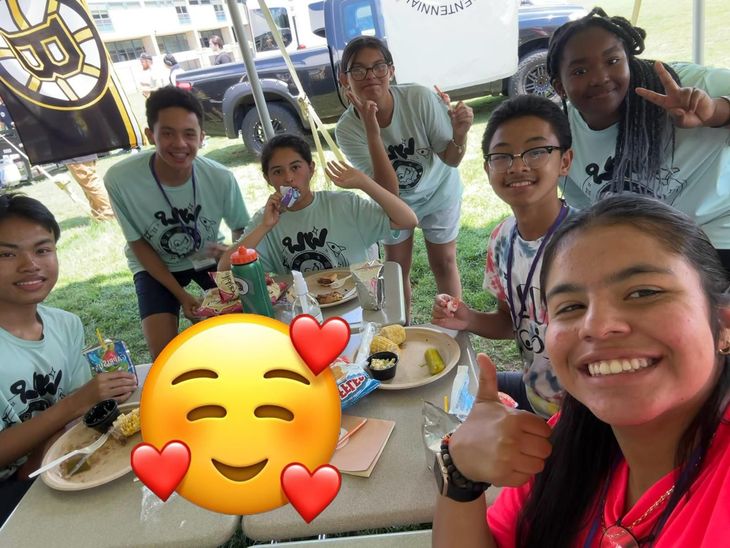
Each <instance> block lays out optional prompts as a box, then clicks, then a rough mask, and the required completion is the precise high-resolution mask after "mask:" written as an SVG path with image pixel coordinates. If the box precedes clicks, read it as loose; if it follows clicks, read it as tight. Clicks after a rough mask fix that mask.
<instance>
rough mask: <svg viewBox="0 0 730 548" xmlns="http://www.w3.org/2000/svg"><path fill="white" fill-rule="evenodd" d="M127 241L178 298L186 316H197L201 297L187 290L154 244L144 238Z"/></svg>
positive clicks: (141, 259)
mask: <svg viewBox="0 0 730 548" xmlns="http://www.w3.org/2000/svg"><path fill="white" fill-rule="evenodd" d="M127 243H128V244H129V248H130V249H131V250H132V253H134V256H135V257H137V260H138V261H139V264H141V265H142V267H143V268H144V269H145V270H146V271H147V272H148V273H149V275H150V276H152V277H153V278H154V279H155V280H157V281H158V282H160V283H161V284H162V285H163V286H165V288H166V289H167V290H168V291H169V292H170V293H172V294H173V296H174V297H175V298H176V299H177V300H178V302H179V303H180V305H181V306H182V308H183V313H184V314H185V317H186V318H188V319H190V320H192V319H194V318H196V315H195V309H196V308H198V307H199V306H200V299H198V298H197V297H195V296H194V295H191V294H190V293H188V292H187V291H185V289H184V288H183V287H182V286H181V285H180V283H179V282H178V281H177V280H176V279H175V277H174V276H173V275H172V273H171V272H170V270H169V269H168V268H167V265H166V264H165V263H164V262H163V261H162V259H160V256H159V255H158V254H157V253H156V252H155V250H154V249H153V248H152V246H151V245H150V244H149V243H147V242H146V241H145V240H143V239H139V240H136V241H133V242H127Z"/></svg>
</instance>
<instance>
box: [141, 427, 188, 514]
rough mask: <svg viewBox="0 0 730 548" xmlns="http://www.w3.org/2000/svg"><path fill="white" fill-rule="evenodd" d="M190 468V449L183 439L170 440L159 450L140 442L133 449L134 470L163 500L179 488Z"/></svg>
mask: <svg viewBox="0 0 730 548" xmlns="http://www.w3.org/2000/svg"><path fill="white" fill-rule="evenodd" d="M188 468H190V449H189V448H188V446H187V445H185V444H184V443H183V442H181V441H169V442H167V444H166V445H165V447H163V449H162V451H158V450H157V448H156V447H155V446H154V445H150V444H149V443H140V444H138V445H137V446H136V447H135V448H134V449H133V450H132V470H134V473H135V474H137V477H138V478H139V479H140V481H141V482H142V483H144V484H145V485H146V486H147V487H149V488H150V491H152V492H153V493H154V494H155V495H157V496H158V497H160V498H161V499H162V500H167V499H168V498H169V497H170V495H172V492H173V491H174V490H175V489H177V486H178V485H180V482H181V481H182V480H183V478H184V477H185V474H186V473H187V471H188Z"/></svg>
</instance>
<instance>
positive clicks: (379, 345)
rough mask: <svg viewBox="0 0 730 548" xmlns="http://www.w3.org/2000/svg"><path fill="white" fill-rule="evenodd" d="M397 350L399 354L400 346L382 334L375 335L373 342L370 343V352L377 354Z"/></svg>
mask: <svg viewBox="0 0 730 548" xmlns="http://www.w3.org/2000/svg"><path fill="white" fill-rule="evenodd" d="M386 351H387V352H395V353H396V354H398V353H399V352H400V348H398V345H397V344H395V343H394V342H393V341H391V340H390V339H386V338H385V337H383V336H382V335H375V336H374V337H373V342H371V343H370V353H371V354H375V353H376V352H386Z"/></svg>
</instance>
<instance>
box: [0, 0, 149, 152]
mask: <svg viewBox="0 0 730 548" xmlns="http://www.w3.org/2000/svg"><path fill="white" fill-rule="evenodd" d="M0 97H2V99H3V101H4V102H5V104H6V105H7V107H8V110H9V111H10V115H11V116H12V118H13V121H14V122H15V126H16V129H17V131H18V133H19V135H20V139H21V140H22V141H23V145H24V147H25V152H26V154H28V156H29V158H30V161H31V163H33V164H42V163H48V162H57V161H60V160H66V159H69V158H75V157H79V156H85V155H89V154H94V153H98V152H105V151H107V150H113V149H117V148H128V147H135V146H138V145H141V144H142V142H143V141H142V134H141V131H140V128H139V126H138V124H137V122H136V120H135V119H134V116H133V115H132V113H131V112H132V111H131V108H130V106H129V103H128V101H127V99H126V97H125V96H124V92H123V91H122V87H121V85H120V84H119V83H118V81H117V78H116V75H115V74H114V71H113V68H112V64H111V62H110V60H109V56H108V55H107V52H106V49H105V48H104V43H103V42H102V40H101V37H100V36H99V33H98V31H97V30H96V28H95V27H94V24H93V22H92V19H91V16H90V15H89V13H88V11H87V10H86V7H85V5H84V3H83V0H0Z"/></svg>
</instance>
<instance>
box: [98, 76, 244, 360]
mask: <svg viewBox="0 0 730 548" xmlns="http://www.w3.org/2000/svg"><path fill="white" fill-rule="evenodd" d="M202 119H203V110H202V107H201V106H200V103H199V102H198V100H197V99H196V98H195V97H194V96H193V95H192V94H191V93H189V92H186V91H183V90H181V89H178V88H173V87H170V86H168V87H164V88H161V89H158V90H156V91H154V92H153V93H152V94H151V95H150V97H149V99H147V124H148V125H149V127H148V128H147V129H145V133H146V135H147V138H148V139H149V140H150V141H151V142H152V143H154V144H155V151H154V152H153V153H142V154H136V155H134V156H132V157H130V158H127V159H126V160H124V161H122V162H119V163H118V164H116V165H115V166H113V167H112V168H110V169H109V171H108V172H107V174H106V176H105V177H104V183H105V185H106V188H107V191H108V192H109V197H110V199H111V204H112V208H113V209H114V212H115V213H116V216H117V219H118V220H119V224H120V225H121V227H122V232H123V233H124V237H125V238H126V240H127V246H126V248H125V253H126V255H127V262H128V263H129V268H130V270H131V271H132V274H133V275H134V286H135V289H136V292H137V302H138V304H139V314H140V318H141V319H142V331H143V333H144V337H145V340H146V341H147V347H148V348H149V351H150V355H151V356H152V359H153V360H154V359H155V358H156V357H157V355H158V354H159V353H160V352H161V351H162V349H163V348H165V346H166V345H167V343H168V342H170V341H171V340H172V339H173V338H174V337H175V336H176V335H177V330H178V319H179V314H180V308H181V307H182V310H183V313H184V314H185V316H186V317H187V318H189V319H191V320H194V319H195V318H196V316H195V310H196V309H197V308H198V307H199V306H200V299H199V298H198V297H196V296H195V295H193V294H191V293H189V292H188V291H186V289H185V288H186V287H187V286H188V285H189V284H190V282H191V281H195V283H196V284H197V285H198V286H200V287H201V288H203V289H210V288H211V287H214V286H215V284H214V283H213V281H212V280H211V278H210V276H209V272H214V271H215V269H216V262H217V261H216V259H217V257H218V256H220V253H222V251H223V250H224V249H225V248H222V249H219V247H218V242H219V241H221V240H222V239H223V236H222V235H221V234H220V232H219V227H220V223H221V219H225V221H226V223H227V224H228V226H229V227H231V229H232V231H233V239H234V240H235V239H237V238H238V237H239V236H240V235H241V234H242V233H243V228H244V227H245V226H246V224H247V223H248V221H249V216H248V212H247V211H246V206H245V204H244V202H243V197H242V196H241V191H240V190H239V188H238V184H237V183H236V179H235V178H234V176H233V173H231V171H230V170H228V169H227V168H225V167H224V166H222V165H220V164H218V163H217V162H214V161H213V160H209V159H207V158H204V157H199V156H198V155H197V154H198V149H199V148H200V145H201V143H202V142H203V138H204V133H203V130H202V127H201V126H202Z"/></svg>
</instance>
